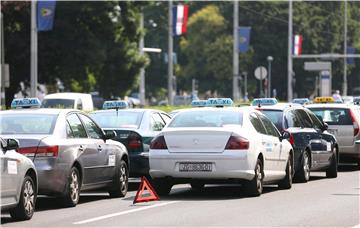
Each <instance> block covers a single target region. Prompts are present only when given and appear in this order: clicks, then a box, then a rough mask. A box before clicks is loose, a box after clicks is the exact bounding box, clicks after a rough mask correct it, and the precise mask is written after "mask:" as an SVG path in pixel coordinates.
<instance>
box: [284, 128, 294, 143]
mask: <svg viewBox="0 0 360 228" xmlns="http://www.w3.org/2000/svg"><path fill="white" fill-rule="evenodd" d="M284 131H286V130H284ZM286 132H287V133H289V135H290V137H289V139H288V141H289V143H290V144H291V145H292V146H293V145H294V144H295V138H294V135H293V134H291V133H290V132H288V131H286Z"/></svg>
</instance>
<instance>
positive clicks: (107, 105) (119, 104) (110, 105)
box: [103, 101, 129, 109]
mask: <svg viewBox="0 0 360 228" xmlns="http://www.w3.org/2000/svg"><path fill="white" fill-rule="evenodd" d="M128 107H129V104H128V103H127V101H105V102H104V104H103V109H125V108H128Z"/></svg>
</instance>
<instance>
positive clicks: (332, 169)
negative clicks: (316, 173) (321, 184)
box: [326, 154, 338, 178]
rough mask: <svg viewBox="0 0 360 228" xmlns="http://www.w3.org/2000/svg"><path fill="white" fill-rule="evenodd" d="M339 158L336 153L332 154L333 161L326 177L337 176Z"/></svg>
mask: <svg viewBox="0 0 360 228" xmlns="http://www.w3.org/2000/svg"><path fill="white" fill-rule="evenodd" d="M337 167H338V164H337V159H336V155H335V154H333V155H332V156H331V163H330V166H329V168H328V169H327V170H326V177H327V178H336V177H337Z"/></svg>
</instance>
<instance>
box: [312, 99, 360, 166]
mask: <svg viewBox="0 0 360 228" xmlns="http://www.w3.org/2000/svg"><path fill="white" fill-rule="evenodd" d="M306 107H307V108H308V109H310V110H311V111H312V112H314V113H315V115H317V116H318V117H319V118H321V119H322V120H323V121H324V122H325V123H327V124H328V125H329V128H328V132H330V133H331V134H333V135H334V136H335V138H336V140H337V141H338V144H339V156H340V161H345V162H346V161H352V162H354V161H355V162H357V163H358V165H359V167H360V145H359V144H357V143H355V142H356V141H357V140H360V106H356V105H351V104H331V103H330V104H311V105H307V106H306Z"/></svg>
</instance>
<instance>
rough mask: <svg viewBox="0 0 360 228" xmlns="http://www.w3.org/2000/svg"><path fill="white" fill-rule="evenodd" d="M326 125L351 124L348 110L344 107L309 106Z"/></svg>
mask: <svg viewBox="0 0 360 228" xmlns="http://www.w3.org/2000/svg"><path fill="white" fill-rule="evenodd" d="M309 109H310V110H311V111H312V112H313V113H314V114H315V115H316V116H317V117H318V118H319V119H320V120H323V121H324V122H325V123H327V124H328V125H353V123H352V119H351V116H350V110H349V109H346V108H309Z"/></svg>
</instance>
